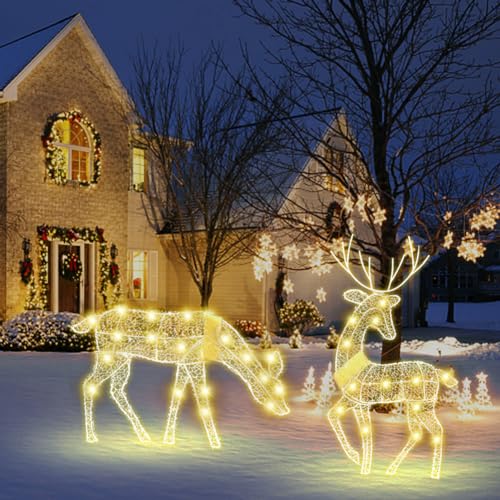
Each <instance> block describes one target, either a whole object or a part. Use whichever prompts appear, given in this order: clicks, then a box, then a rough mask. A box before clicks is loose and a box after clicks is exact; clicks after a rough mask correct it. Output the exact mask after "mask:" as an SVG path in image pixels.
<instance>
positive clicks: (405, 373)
mask: <svg viewBox="0 0 500 500" xmlns="http://www.w3.org/2000/svg"><path fill="white" fill-rule="evenodd" d="M351 245H352V237H351V240H350V241H349V245H348V248H347V252H346V248H345V246H344V245H342V255H343V261H342V260H340V259H339V258H338V257H337V255H335V254H334V253H333V252H332V255H333V257H334V258H335V260H336V261H337V262H338V263H339V264H340V266H341V267H342V268H343V269H344V270H345V271H346V272H347V273H348V274H349V275H350V276H351V277H352V278H353V279H354V280H355V281H356V283H358V284H359V285H360V286H361V287H363V288H365V289H366V290H368V292H369V293H366V292H364V291H362V290H359V289H353V290H347V291H346V292H345V293H344V298H345V299H346V300H347V301H349V302H352V303H354V304H355V305H356V307H355V309H354V313H353V315H352V316H351V318H350V319H349V320H348V323H347V325H346V326H345V328H344V330H343V332H342V334H341V336H340V339H339V343H338V347H337V352H336V357H335V375H334V378H335V381H336V383H337V385H338V386H340V388H341V390H342V397H341V399H340V400H339V401H338V402H337V403H336V404H335V405H334V407H333V408H332V409H331V410H330V411H329V413H328V419H329V421H330V424H331V426H332V428H333V430H334V431H335V434H336V435H337V438H338V440H339V441H340V444H341V445H342V447H343V449H344V451H345V453H346V454H347V456H348V457H349V458H350V459H351V460H352V461H353V462H355V463H356V464H358V465H360V457H359V453H358V452H357V451H356V450H355V449H354V448H353V447H352V446H351V444H350V443H349V442H348V440H347V438H346V435H345V433H344V431H343V429H342V426H341V422H340V421H341V417H342V415H344V414H345V412H346V411H348V410H352V411H353V413H354V416H355V417H356V421H357V424H358V426H359V429H360V433H361V442H362V458H361V474H369V472H370V469H371V462H372V427H371V421H370V408H371V406H373V405H375V404H380V403H397V402H401V403H404V404H405V406H406V415H407V418H408V426H409V430H410V437H409V439H408V442H407V443H406V445H405V446H404V448H403V449H402V451H401V452H400V453H399V455H398V456H397V458H396V459H395V460H394V461H393V462H392V464H391V465H390V466H389V468H388V469H387V473H388V474H395V473H396V471H397V469H398V467H399V465H400V464H401V462H402V461H403V460H404V458H405V457H406V455H407V454H408V453H409V451H410V450H411V449H412V448H413V447H414V446H415V444H416V443H417V442H418V441H419V440H420V439H421V438H422V428H425V429H427V430H428V431H429V432H430V434H431V435H432V445H433V448H434V454H433V461H432V473H431V477H432V478H435V479H439V476H440V469H441V460H442V442H443V428H442V426H441V424H440V422H439V420H438V418H437V417H436V413H435V407H436V402H437V397H438V391H439V383H440V380H441V381H442V382H444V383H445V385H447V386H448V387H452V386H453V385H455V384H456V383H457V381H456V380H455V379H454V377H452V376H451V375H450V374H449V373H447V372H444V371H441V370H437V369H436V368H434V367H433V366H432V365H430V364H428V363H424V362H422V361H405V362H398V363H391V364H385V365H382V364H378V363H373V362H371V361H370V360H369V359H368V358H367V357H366V356H365V354H364V353H363V343H364V338H365V335H366V332H367V330H368V329H369V328H372V329H374V330H376V331H378V332H379V333H380V334H381V335H382V337H383V338H384V339H387V340H393V339H394V338H396V329H395V327H394V323H393V320H392V309H393V308H394V307H395V306H396V305H397V304H398V303H399V301H400V298H399V296H398V295H390V294H391V292H394V291H395V290H397V289H398V288H400V287H402V286H403V285H404V284H405V283H406V282H407V281H408V280H409V279H410V277H411V276H413V275H414V274H415V273H417V272H418V271H419V270H420V269H421V268H422V266H423V265H424V264H425V262H426V261H427V259H424V260H423V261H422V262H419V261H420V249H419V248H418V249H417V250H416V251H415V249H414V247H413V243H412V242H411V239H409V250H408V251H407V253H405V255H404V256H403V257H402V259H401V261H400V262H399V265H398V266H397V267H396V269H395V267H394V260H393V261H392V268H391V276H390V277H389V281H388V284H387V287H386V288H385V289H383V290H377V289H375V288H374V286H373V276H372V272H371V261H370V259H368V264H367V265H366V264H365V263H364V261H363V257H362V255H361V253H360V252H359V251H358V255H359V261H360V263H361V267H362V270H363V272H364V274H365V276H366V278H367V280H368V284H364V283H362V282H361V281H360V280H359V279H358V278H357V277H356V276H355V275H354V274H353V272H352V271H351V269H350V264H349V257H350V251H351ZM407 255H408V256H409V257H410V260H411V270H410V272H409V274H408V275H407V276H406V277H405V278H404V279H403V280H402V281H401V282H400V283H399V284H397V285H394V286H393V283H394V279H395V278H396V276H397V274H398V272H399V271H400V269H401V267H402V266H403V262H404V261H405V258H406V256H407Z"/></svg>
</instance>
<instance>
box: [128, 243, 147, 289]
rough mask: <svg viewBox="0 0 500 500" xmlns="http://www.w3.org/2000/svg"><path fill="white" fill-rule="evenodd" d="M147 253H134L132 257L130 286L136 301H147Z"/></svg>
mask: <svg viewBox="0 0 500 500" xmlns="http://www.w3.org/2000/svg"><path fill="white" fill-rule="evenodd" d="M146 279H147V252H142V251H132V252H131V257H130V284H131V289H132V297H133V298H134V299H147V283H146Z"/></svg>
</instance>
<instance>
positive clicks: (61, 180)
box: [42, 110, 102, 186]
mask: <svg viewBox="0 0 500 500" xmlns="http://www.w3.org/2000/svg"><path fill="white" fill-rule="evenodd" d="M66 120H67V121H70V122H72V121H75V122H77V123H78V124H80V125H81V126H82V127H84V128H85V130H86V131H87V133H88V134H89V135H90V139H91V150H92V159H93V161H92V175H91V178H90V180H89V181H79V184H80V186H89V185H91V184H95V183H97V181H98V180H99V177H100V176H101V164H102V161H101V136H100V135H99V133H98V132H97V131H96V129H95V127H94V125H93V124H92V122H91V121H90V120H89V119H88V118H86V117H85V116H83V115H82V113H81V112H80V111H78V110H72V111H65V112H62V113H56V114H55V115H52V116H51V117H50V118H49V119H48V121H47V124H46V125H45V130H44V133H43V136H42V142H43V146H44V147H45V151H46V153H45V162H46V168H47V175H48V177H49V178H50V179H52V180H53V181H54V182H55V183H56V184H61V185H64V184H66V183H67V182H68V173H67V165H66V162H67V160H66V157H65V155H64V152H63V149H62V148H61V147H59V146H57V145H56V143H60V142H62V140H61V139H62V138H61V137H60V136H59V133H58V131H57V126H56V125H57V124H58V123H60V122H62V121H66Z"/></svg>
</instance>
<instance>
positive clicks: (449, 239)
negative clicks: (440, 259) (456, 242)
mask: <svg viewBox="0 0 500 500" xmlns="http://www.w3.org/2000/svg"><path fill="white" fill-rule="evenodd" d="M451 245H453V231H450V230H448V232H447V233H446V235H445V237H444V242H443V248H446V249H448V250H449V249H450V248H451Z"/></svg>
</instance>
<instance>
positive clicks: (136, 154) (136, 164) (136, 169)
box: [131, 148, 146, 191]
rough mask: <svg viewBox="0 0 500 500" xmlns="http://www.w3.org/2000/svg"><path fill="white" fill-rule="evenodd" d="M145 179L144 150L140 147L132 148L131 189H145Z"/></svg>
mask: <svg viewBox="0 0 500 500" xmlns="http://www.w3.org/2000/svg"><path fill="white" fill-rule="evenodd" d="M145 179H146V152H145V150H144V149H142V148H133V149H132V185H131V187H132V189H133V190H134V191H144V190H145Z"/></svg>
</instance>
